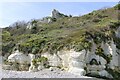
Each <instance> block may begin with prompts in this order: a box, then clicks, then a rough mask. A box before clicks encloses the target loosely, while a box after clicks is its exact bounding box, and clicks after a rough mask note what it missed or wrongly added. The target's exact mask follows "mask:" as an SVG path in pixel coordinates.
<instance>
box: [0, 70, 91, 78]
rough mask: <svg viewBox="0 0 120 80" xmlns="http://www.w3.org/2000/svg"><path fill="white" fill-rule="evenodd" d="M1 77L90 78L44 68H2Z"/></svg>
mask: <svg viewBox="0 0 120 80" xmlns="http://www.w3.org/2000/svg"><path fill="white" fill-rule="evenodd" d="M2 77H3V78H90V77H86V76H79V75H73V74H71V73H68V72H65V71H60V70H59V71H58V70H57V71H56V70H54V71H51V70H49V69H44V70H41V71H38V72H29V71H10V70H2Z"/></svg>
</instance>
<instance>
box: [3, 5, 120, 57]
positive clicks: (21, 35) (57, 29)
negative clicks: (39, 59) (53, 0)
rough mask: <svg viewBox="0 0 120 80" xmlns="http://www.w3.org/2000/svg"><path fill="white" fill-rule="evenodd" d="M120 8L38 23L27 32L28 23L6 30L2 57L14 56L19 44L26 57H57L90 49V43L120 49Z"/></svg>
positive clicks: (19, 23)
mask: <svg viewBox="0 0 120 80" xmlns="http://www.w3.org/2000/svg"><path fill="white" fill-rule="evenodd" d="M119 12H120V9H119V5H116V6H115V7H113V8H107V9H101V10H97V11H93V12H91V13H89V14H86V15H83V16H80V17H71V16H70V17H62V18H59V19H53V20H52V22H51V23H41V22H39V20H34V21H32V22H31V23H35V26H33V27H32V28H31V29H27V28H26V26H27V23H25V22H18V23H15V26H14V27H13V26H11V27H6V28H4V29H3V34H2V39H3V44H2V53H3V55H7V54H8V53H9V54H11V53H12V51H13V48H14V47H15V46H16V44H18V43H19V49H20V51H22V52H25V53H34V54H37V53H38V54H41V53H43V52H47V51H48V52H50V53H51V54H53V53H56V52H57V51H59V50H62V49H63V48H66V49H71V48H74V49H75V50H76V51H80V50H82V49H90V46H91V40H94V41H95V42H96V43H98V44H99V43H100V42H101V41H109V40H111V39H113V40H114V41H115V42H116V45H117V47H118V48H119V49H120V43H119V41H120V39H119V38H117V37H115V32H116V29H117V28H118V27H119V25H120V23H119V20H118V15H119V14H118V13H119Z"/></svg>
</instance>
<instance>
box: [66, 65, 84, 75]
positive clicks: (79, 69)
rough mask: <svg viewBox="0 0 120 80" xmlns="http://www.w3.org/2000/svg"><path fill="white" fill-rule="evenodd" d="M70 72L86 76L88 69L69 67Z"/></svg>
mask: <svg viewBox="0 0 120 80" xmlns="http://www.w3.org/2000/svg"><path fill="white" fill-rule="evenodd" d="M68 72H70V73H73V74H75V75H81V76H84V75H85V74H86V71H85V70H84V69H82V68H75V67H71V68H69V70H68Z"/></svg>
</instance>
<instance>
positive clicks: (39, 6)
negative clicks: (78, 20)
mask: <svg viewBox="0 0 120 80" xmlns="http://www.w3.org/2000/svg"><path fill="white" fill-rule="evenodd" d="M116 4H117V2H3V3H0V27H8V26H9V25H11V24H13V23H14V22H16V21H23V20H24V21H29V20H31V19H40V18H42V17H46V16H51V11H52V10H53V9H56V10H58V11H59V12H61V13H63V14H67V15H70V14H71V15H73V16H77V15H78V16H79V15H84V14H87V13H89V12H92V11H93V10H98V9H101V8H103V7H112V6H114V5H116Z"/></svg>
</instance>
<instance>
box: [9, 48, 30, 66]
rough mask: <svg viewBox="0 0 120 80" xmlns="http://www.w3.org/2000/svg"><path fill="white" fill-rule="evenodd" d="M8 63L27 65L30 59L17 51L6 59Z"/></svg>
mask: <svg viewBox="0 0 120 80" xmlns="http://www.w3.org/2000/svg"><path fill="white" fill-rule="evenodd" d="M8 61H9V62H18V63H21V64H24V63H26V64H29V63H30V61H31V60H30V57H29V56H27V55H25V54H23V53H21V52H19V51H18V50H17V51H15V53H13V54H11V55H10V56H9V57H8Z"/></svg>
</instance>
